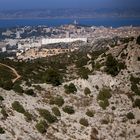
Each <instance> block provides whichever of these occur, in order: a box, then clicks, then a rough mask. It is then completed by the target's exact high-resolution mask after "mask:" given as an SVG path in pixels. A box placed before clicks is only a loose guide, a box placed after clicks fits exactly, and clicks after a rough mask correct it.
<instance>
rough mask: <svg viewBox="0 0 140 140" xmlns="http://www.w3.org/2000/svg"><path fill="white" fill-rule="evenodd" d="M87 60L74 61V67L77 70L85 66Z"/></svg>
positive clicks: (83, 58)
mask: <svg viewBox="0 0 140 140" xmlns="http://www.w3.org/2000/svg"><path fill="white" fill-rule="evenodd" d="M88 60H89V59H88V58H87V57H82V58H80V59H79V60H77V61H76V67H77V68H79V67H83V66H85V65H86V64H87V62H88Z"/></svg>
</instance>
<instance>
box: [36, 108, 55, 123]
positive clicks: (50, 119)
mask: <svg viewBox="0 0 140 140" xmlns="http://www.w3.org/2000/svg"><path fill="white" fill-rule="evenodd" d="M38 111H39V114H40V116H42V117H43V118H44V119H46V120H47V121H48V122H49V123H54V122H56V121H57V118H56V117H55V116H54V115H52V114H51V113H50V112H49V111H48V110H46V109H39V110H38Z"/></svg>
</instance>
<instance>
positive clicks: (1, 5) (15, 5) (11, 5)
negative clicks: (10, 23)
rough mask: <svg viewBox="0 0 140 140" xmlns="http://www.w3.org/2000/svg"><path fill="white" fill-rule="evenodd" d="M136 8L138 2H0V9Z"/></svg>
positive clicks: (138, 4)
mask: <svg viewBox="0 0 140 140" xmlns="http://www.w3.org/2000/svg"><path fill="white" fill-rule="evenodd" d="M108 7H109V8H114V7H115V8H118V7H119V8H120V7H121V8H136V7H140V0H0V9H35V8H95V9H98V8H108Z"/></svg>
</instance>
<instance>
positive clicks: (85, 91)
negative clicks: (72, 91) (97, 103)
mask: <svg viewBox="0 0 140 140" xmlns="http://www.w3.org/2000/svg"><path fill="white" fill-rule="evenodd" d="M90 93H91V91H90V89H89V88H88V87H86V88H85V89H84V94H85V95H89V94H90Z"/></svg>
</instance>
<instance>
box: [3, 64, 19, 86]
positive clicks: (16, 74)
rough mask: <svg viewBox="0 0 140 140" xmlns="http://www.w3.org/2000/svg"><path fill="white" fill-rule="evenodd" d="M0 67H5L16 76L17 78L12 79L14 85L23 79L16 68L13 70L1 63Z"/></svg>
mask: <svg viewBox="0 0 140 140" xmlns="http://www.w3.org/2000/svg"><path fill="white" fill-rule="evenodd" d="M0 65H1V66H4V67H7V68H8V69H10V70H11V71H12V72H13V73H14V74H15V76H16V78H14V79H12V82H13V83H15V82H16V81H17V80H18V79H19V78H20V77H21V76H20V75H19V74H18V72H17V71H16V70H15V69H14V68H12V67H10V66H8V65H6V64H3V63H0Z"/></svg>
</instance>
